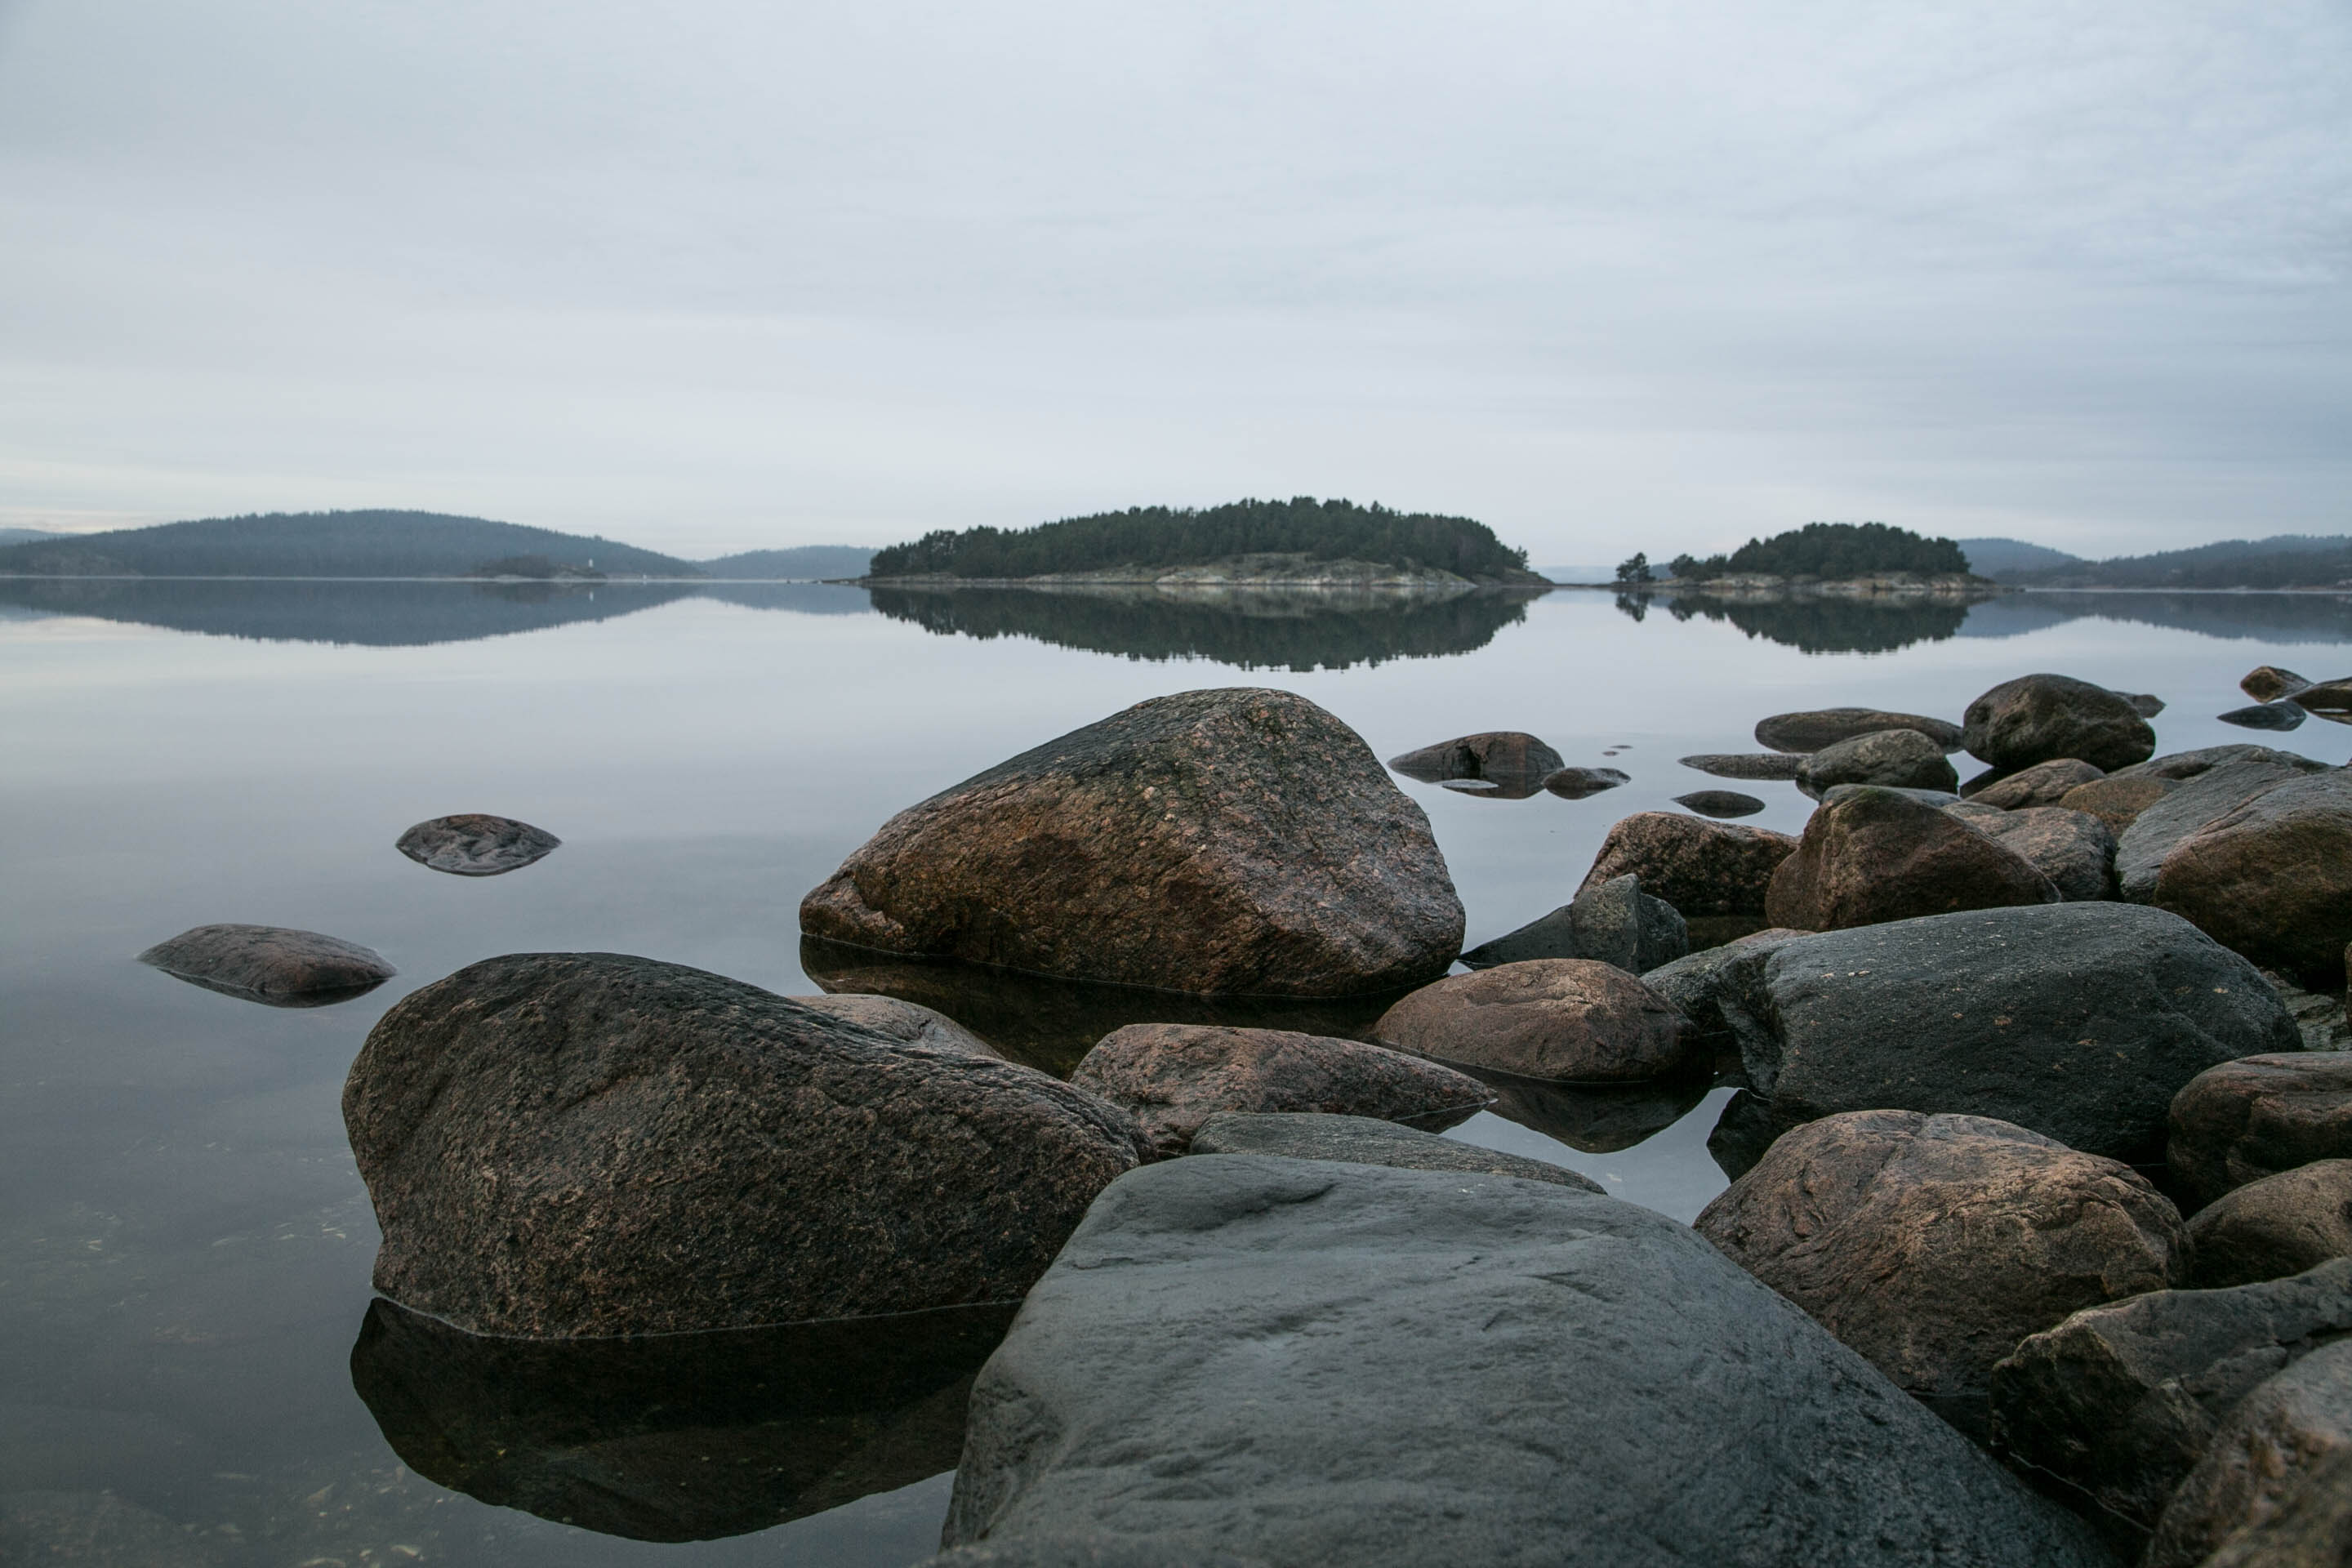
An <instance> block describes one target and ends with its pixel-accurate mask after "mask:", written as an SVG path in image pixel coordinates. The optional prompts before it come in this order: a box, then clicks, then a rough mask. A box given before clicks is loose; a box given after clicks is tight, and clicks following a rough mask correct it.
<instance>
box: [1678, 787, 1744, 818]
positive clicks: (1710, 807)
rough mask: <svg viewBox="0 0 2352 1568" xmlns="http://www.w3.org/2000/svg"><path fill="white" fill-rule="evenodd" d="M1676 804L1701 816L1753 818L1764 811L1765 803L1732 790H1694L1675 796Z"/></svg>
mask: <svg viewBox="0 0 2352 1568" xmlns="http://www.w3.org/2000/svg"><path fill="white" fill-rule="evenodd" d="M1675 805H1679V806H1681V807H1683V808H1684V809H1685V811H1696V812H1697V813H1698V814H1699V815H1700V816H1717V817H1721V816H1755V815H1756V814H1757V813H1758V812H1759V811H1761V810H1763V809H1764V803H1763V802H1762V801H1760V800H1758V799H1757V798H1756V797H1755V796H1754V795H1741V794H1740V793H1739V792H1738V790H1732V789H1701V790H1693V791H1692V792H1691V793H1690V794H1688V795H1676V796H1675Z"/></svg>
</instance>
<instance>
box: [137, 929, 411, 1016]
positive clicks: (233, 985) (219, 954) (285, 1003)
mask: <svg viewBox="0 0 2352 1568" xmlns="http://www.w3.org/2000/svg"><path fill="white" fill-rule="evenodd" d="M139 962H140V963H144V964H147V965H150V966H151V967H152V968H156V969H160V970H162V971H163V973H166V974H168V975H171V976H172V977H173V979H175V980H184V981H186V982H188V983H189V984H192V985H201V986H203V987H204V988H205V990H207V991H218V992H220V993H222V994H225V995H229V996H240V997H243V998H244V999H246V1000H247V1001H249V1002H261V1003H266V1004H268V1005H271V1006H276V1007H315V1006H319V1005H323V1004H326V1003H331V1002H344V1001H349V1000H350V999H351V998H352V997H354V996H357V995H359V994H362V993H363V992H367V991H372V990H373V989H374V988H375V987H376V986H378V985H381V984H383V983H384V982H385V981H387V980H389V979H391V978H392V977H393V975H394V974H396V973H399V971H397V970H395V969H394V968H393V966H392V964H391V963H390V961H388V960H387V959H386V958H385V957H384V956H383V954H382V953H380V952H376V951H375V950H374V949H373V948H368V947H362V946H360V944H359V943H357V942H345V941H344V940H343V939H342V938H341V937H335V936H327V935H324V934H322V933H320V932H319V931H295V930H293V929H291V928H289V927H287V926H256V925H235V924H229V925H209V926H195V927H193V928H192V929H190V930H187V931H182V932H181V933H180V934H179V935H177V936H175V937H173V938H172V939H171V940H170V941H168V942H157V943H156V944H155V945H154V946H152V947H151V948H149V949H148V950H147V951H146V952H142V953H141V954H140V955H139Z"/></svg>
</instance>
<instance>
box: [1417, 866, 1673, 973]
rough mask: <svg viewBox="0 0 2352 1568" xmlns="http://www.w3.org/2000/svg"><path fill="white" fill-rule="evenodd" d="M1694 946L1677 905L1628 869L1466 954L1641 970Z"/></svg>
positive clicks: (1485, 963) (1471, 961)
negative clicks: (1573, 961)
mask: <svg viewBox="0 0 2352 1568" xmlns="http://www.w3.org/2000/svg"><path fill="white" fill-rule="evenodd" d="M1689 951H1690V928H1689V926H1688V925H1687V924H1686V923H1685V921H1684V920H1683V917H1682V915H1681V914H1680V913H1679V912H1678V911H1677V910H1675V907H1674V905H1672V904H1670V903H1668V902H1666V901H1665V900H1664V899H1654V898H1652V897H1650V895H1649V894H1647V893H1645V892H1643V891H1642V879H1640V878H1639V877H1635V876H1633V875H1631V874H1628V875H1626V876H1622V877H1612V878H1611V879H1609V880H1608V881H1606V882H1603V883H1601V884H1600V885H1599V886H1598V887H1592V886H1588V887H1586V888H1585V889H1584V890H1583V891H1581V892H1580V893H1578V894H1577V895H1576V897H1575V898H1574V899H1572V900H1570V901H1569V902H1567V903H1565V904H1562V905H1561V906H1560V907H1559V908H1558V909H1556V910H1552V912H1551V913H1549V914H1548V915H1545V916H1544V917H1542V918H1541V919H1540V920H1533V921H1528V923H1527V924H1526V925H1523V926H1521V927H1519V928H1518V930H1517V931H1506V932H1505V933H1504V934H1503V935H1501V936H1498V937H1496V939H1495V940H1494V941H1492V942H1480V943H1479V944H1478V945H1477V946H1476V947H1474V948H1472V949H1471V950H1470V951H1469V952H1465V953H1464V954H1463V955H1462V962H1463V963H1465V964H1467V965H1469V966H1470V967H1471V968H1473V969H1492V968H1494V967H1495V965H1496V964H1498V963H1525V962H1526V961H1527V960H1528V959H1531V958H1591V959H1597V960H1598V961H1600V962H1601V963H1613V964H1615V965H1616V966H1617V967H1618V968H1620V969H1622V970H1626V971H1629V972H1630V973H1635V974H1639V973H1642V972H1643V970H1645V969H1655V968H1656V967H1657V966H1658V965H1660V964H1662V963H1673V962H1674V961H1675V959H1677V958H1680V957H1682V956H1683V954H1685V953H1686V952H1689Z"/></svg>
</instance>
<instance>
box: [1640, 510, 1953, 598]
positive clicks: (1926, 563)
mask: <svg viewBox="0 0 2352 1568" xmlns="http://www.w3.org/2000/svg"><path fill="white" fill-rule="evenodd" d="M1968 569H1969V558H1968V556H1967V554H1966V553H1965V552H1963V551H1962V550H1961V549H1960V547H1959V546H1958V544H1956V543H1954V542H1952V541H1950V540H1948V539H1930V538H1928V537H1927V536H1926V535H1924V534H1918V533H1914V532H1912V531H1910V530H1909V529H1907V528H1895V527H1894V526H1892V525H1890V524H1887V523H1884V522H1809V523H1807V524H1805V526H1804V527H1802V528H1797V529H1791V530H1790V531H1788V532H1786V533H1776V534H1774V535H1773V536H1772V537H1771V538H1769V539H1751V540H1749V541H1748V542H1747V543H1745V544H1743V545H1741V546H1740V547H1739V548H1738V549H1737V550H1735V551H1733V552H1731V553H1729V554H1728V555H1710V556H1707V557H1706V558H1705V559H1704V560H1702V559H1700V558H1699V557H1697V556H1696V555H1687V554H1685V555H1677V556H1675V558H1674V560H1673V561H1672V562H1670V563H1668V564H1667V567H1666V571H1667V574H1668V575H1670V576H1672V577H1674V578H1675V579H1676V580H1677V581H1680V582H1685V583H1704V582H1706V581H1708V580H1709V579H1711V578H1716V577H1734V576H1759V577H1763V576H1769V577H1821V578H1827V579H1832V580H1834V579H1838V578H1843V577H1865V576H1869V575H1872V574H1876V573H1881V572H1916V573H1918V574H1922V575H1935V574H1943V573H1955V572H1957V573H1965V572H1967V571H1968ZM1617 580H1618V581H1619V582H1620V583H1626V584H1642V583H1650V582H1654V581H1656V574H1655V573H1654V571H1653V570H1652V569H1651V566H1650V562H1649V557H1648V555H1646V554H1636V555H1634V556H1633V557H1632V558H1631V559H1629V560H1627V561H1625V562H1623V563H1621V564H1620V565H1619V566H1618V568H1617Z"/></svg>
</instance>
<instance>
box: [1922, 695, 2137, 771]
mask: <svg viewBox="0 0 2352 1568" xmlns="http://www.w3.org/2000/svg"><path fill="white" fill-rule="evenodd" d="M1961 729H1962V739H1961V744H1962V745H1963V747H1965V749H1966V750H1967V752H1968V753H1969V755H1970V756H1972V757H1975V758H1977V759H1978V760H1979V761H1980V762H1983V763H1988V764H1990V766H1993V767H1996V768H2007V769H2010V770H2011V771H2012V772H2014V771H2015V770H2017V769H2020V768H2030V767H2032V765H2033V764H2034V763H2046V762H2049V761H2051V760H2053V758H2057V757H2074V758H2078V759H2080V760H2081V761H2083V762H2086V763H2090V764H2091V765H2092V766H2093V767H2095V768H2105V770H2107V771H2108V772H2109V773H2113V772H2114V771H2115V770H2116V769H2117V768H2122V767H2128V766H2130V765H2131V764H2133V763H2140V762H2145V761H2147V757H2148V755H2149V754H2150V753H2151V752H2154V751H2155V750H2156V731H2153V730H2151V729H2149V728H2148V727H2147V720H2146V719H2144V718H2142V717H2141V716H2140V713H2139V710H2137V708H2135V707H2133V706H2132V704H2131V701H2130V700H2129V699H2127V698H2125V697H2122V696H2119V695H2117V694H2116V693H2115V692H2113V691H2110V690H2108V689H2106V688H2105V687H2104V686H2094V685H2092V684H2091V683H2090V682H2089V681H2087V680H2076V679H2074V678H2073V677H2071V676H2065V675H2021V676H2019V677H2018V678H2017V679H2014V680H2004V681H2002V682H2001V683H2000V685H1999V686H1996V687H1994V688H1993V689H1991V690H1990V691H1988V692H1986V693H1985V694H1984V695H1983V696H1981V697H1979V698H1978V699H1977V700H1975V701H1973V702H1971V703H1969V709H1968V711H1967V712H1966V713H1964V714H1962V715H1961Z"/></svg>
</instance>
